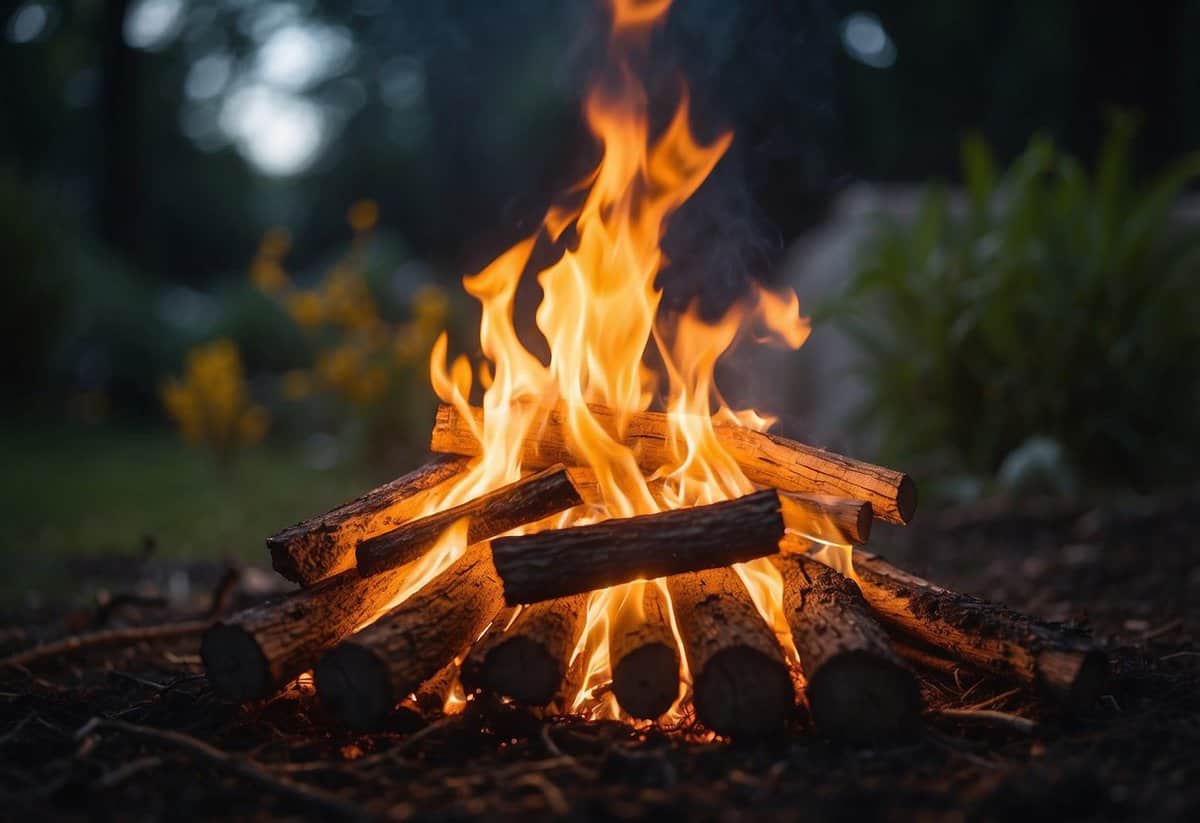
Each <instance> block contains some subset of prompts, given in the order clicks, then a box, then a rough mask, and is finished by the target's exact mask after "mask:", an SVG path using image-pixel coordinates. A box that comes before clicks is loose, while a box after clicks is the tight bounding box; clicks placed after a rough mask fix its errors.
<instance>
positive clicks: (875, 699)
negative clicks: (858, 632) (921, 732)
mask: <svg viewBox="0 0 1200 823" xmlns="http://www.w3.org/2000/svg"><path fill="white" fill-rule="evenodd" d="M806 693H807V696H808V704H809V709H810V711H811V712H812V719H813V724H814V725H815V726H816V727H817V730H818V731H820V732H821V733H822V734H824V735H826V736H828V737H832V738H836V739H839V740H847V741H851V742H865V741H871V740H879V739H886V738H894V737H899V736H901V735H904V734H906V733H910V732H912V731H913V730H914V729H916V728H918V727H919V725H920V720H921V694H920V690H919V688H918V687H917V681H916V678H915V677H914V676H913V673H912V672H911V671H910V670H909V669H908V668H906V667H905V666H903V665H902V664H900V663H899V662H898V661H896V660H889V659H887V658H884V657H880V656H879V655H877V654H872V653H870V652H865V651H861V650H855V651H849V652H845V653H843V654H839V655H837V656H835V657H833V658H832V659H831V660H828V661H826V662H825V664H824V665H823V666H821V668H820V669H818V670H817V671H816V672H815V673H813V675H812V676H811V677H810V678H809V681H808V688H807V690H806Z"/></svg>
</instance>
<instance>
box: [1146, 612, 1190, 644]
mask: <svg viewBox="0 0 1200 823" xmlns="http://www.w3.org/2000/svg"><path fill="white" fill-rule="evenodd" d="M1182 625H1183V618H1182V617H1177V618H1175V619H1174V620H1168V621H1167V622H1166V623H1163V624H1162V625H1161V626H1159V627H1157V628H1154V629H1150V630H1149V631H1146V632H1143V633H1142V635H1141V637H1139V638H1138V640H1139V641H1140V642H1142V643H1145V642H1146V641H1147V640H1154V639H1155V638H1158V637H1162V636H1163V635H1164V634H1168V633H1169V632H1173V631H1175V630H1176V629H1178V628H1179V627H1180V626H1182Z"/></svg>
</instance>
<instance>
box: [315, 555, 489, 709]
mask: <svg viewBox="0 0 1200 823" xmlns="http://www.w3.org/2000/svg"><path fill="white" fill-rule="evenodd" d="M383 576H386V574H385V575H383ZM366 579H367V580H375V579H377V578H375V577H370V578H366ZM501 605H502V604H501V594H500V583H499V581H498V580H497V579H496V573H495V571H494V570H493V569H492V564H491V562H490V560H489V557H488V551H487V547H486V546H485V545H479V546H473V547H471V548H469V549H468V550H467V552H466V553H465V554H464V555H463V556H462V557H460V558H459V559H458V560H457V561H455V562H454V563H453V564H451V565H450V567H449V568H447V569H446V570H445V571H444V572H442V573H441V574H439V575H438V576H437V577H435V578H433V580H431V581H430V582H429V583H427V584H425V586H424V587H423V588H422V589H421V590H420V591H418V592H417V593H416V594H414V595H413V596H412V597H410V598H408V599H407V600H405V601H404V602H403V603H401V604H400V605H399V606H397V607H396V608H394V609H392V610H391V611H390V612H388V613H387V614H385V615H384V616H383V617H381V618H379V619H378V620H376V621H375V622H374V623H372V624H371V625H370V626H368V627H367V628H365V629H363V630H362V631H361V632H359V633H358V634H356V635H354V636H353V637H351V638H349V639H348V640H346V641H345V642H343V643H341V644H339V645H338V646H336V647H335V648H333V649H332V650H331V651H329V653H327V654H326V655H324V656H323V657H322V658H321V660H320V662H319V663H317V666H316V669H315V671H314V675H315V680H316V684H317V694H318V695H319V696H320V698H321V701H322V702H323V703H324V704H325V705H326V706H328V707H329V709H330V710H331V711H332V712H333V713H334V714H335V715H337V717H338V718H339V719H340V720H341V721H342V723H344V724H345V725H346V726H347V727H349V728H353V729H367V728H372V727H374V726H377V725H379V723H381V722H382V721H383V720H384V719H385V718H386V717H387V716H388V714H390V713H391V711H392V709H393V708H394V707H395V706H396V704H397V703H399V702H400V701H402V700H403V699H404V698H405V697H406V696H407V695H408V694H409V693H411V692H412V691H413V690H414V689H416V688H417V687H418V686H420V685H421V684H422V683H423V682H425V681H427V680H429V678H431V677H433V676H434V675H436V674H437V673H438V670H439V669H441V668H442V667H443V666H445V665H446V664H447V663H449V662H450V661H452V660H453V659H454V657H455V656H456V655H459V654H461V653H462V652H463V651H465V650H466V649H467V647H468V646H470V645H471V643H472V642H473V641H474V640H475V638H477V637H478V636H479V635H480V633H482V632H483V630H484V629H486V628H487V626H488V624H489V623H490V622H491V620H492V618H493V617H495V615H496V613H497V612H498V611H499V610H500V608H501Z"/></svg>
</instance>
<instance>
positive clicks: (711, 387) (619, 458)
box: [397, 0, 808, 717]
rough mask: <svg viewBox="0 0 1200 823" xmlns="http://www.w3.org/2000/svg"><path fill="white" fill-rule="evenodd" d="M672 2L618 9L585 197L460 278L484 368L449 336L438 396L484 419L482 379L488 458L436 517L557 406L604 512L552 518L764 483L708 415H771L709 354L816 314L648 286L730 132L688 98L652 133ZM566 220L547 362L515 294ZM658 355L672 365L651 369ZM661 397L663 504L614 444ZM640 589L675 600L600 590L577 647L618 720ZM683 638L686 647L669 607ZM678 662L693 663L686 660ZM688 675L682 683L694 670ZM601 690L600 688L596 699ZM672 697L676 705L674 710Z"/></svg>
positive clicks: (771, 586)
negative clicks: (723, 309)
mask: <svg viewBox="0 0 1200 823" xmlns="http://www.w3.org/2000/svg"><path fill="white" fill-rule="evenodd" d="M669 5H670V2H669V0H643V1H642V2H636V1H635V0H614V2H613V4H612V8H613V30H612V36H611V40H610V46H611V49H612V51H613V53H614V55H615V58H616V62H615V65H614V66H613V68H614V69H615V71H612V72H610V73H609V74H607V75H606V79H605V82H604V83H602V84H600V83H598V84H597V85H596V86H595V87H594V89H593V91H592V93H591V94H590V96H589V97H588V99H587V103H586V116H587V121H588V124H589V126H590V128H591V130H592V132H593V134H594V135H595V136H596V138H597V140H598V141H599V143H600V145H601V147H602V157H601V160H600V163H599V165H598V166H597V167H596V169H595V170H594V171H593V172H592V174H590V175H589V176H588V178H587V179H586V180H585V181H584V182H583V184H582V185H581V187H580V191H586V196H585V197H584V198H583V202H582V204H581V205H577V206H575V207H564V206H556V207H554V208H551V209H550V210H549V212H548V213H547V215H546V217H545V220H544V221H543V224H542V227H541V229H540V230H539V231H538V233H537V234H535V235H534V236H532V237H529V238H527V239H525V240H523V241H521V242H520V243H518V244H516V245H515V246H513V247H512V248H510V249H509V250H508V251H506V252H504V253H503V254H501V255H500V256H499V257H497V258H496V259H495V260H494V261H493V262H492V263H491V264H490V265H489V266H487V267H486V268H485V269H483V271H481V272H479V273H478V274H476V275H473V276H470V277H466V278H464V280H463V285H464V286H465V288H466V290H467V292H468V293H469V294H471V295H472V296H473V297H475V298H476V299H477V300H479V302H480V304H481V306H482V319H481V322H480V328H479V342H480V348H481V350H482V353H483V356H484V358H485V361H486V362H482V363H479V364H478V367H477V368H473V367H472V365H471V363H470V362H469V361H468V360H467V358H465V357H462V356H460V357H459V358H457V359H456V360H454V361H453V362H452V363H449V364H447V349H448V343H447V339H446V335H445V334H444V333H443V335H442V336H441V337H440V338H439V339H438V341H437V344H436V346H435V347H434V351H433V355H432V357H431V364H430V365H431V369H430V371H431V379H432V383H433V387H434V389H435V391H436V392H437V395H438V397H439V398H441V400H442V401H443V402H446V403H450V404H453V405H454V406H456V407H457V408H458V409H459V411H460V412H461V413H462V418H463V419H464V420H466V421H473V419H474V418H473V416H472V414H471V413H470V410H469V398H470V396H471V389H472V381H473V375H474V374H475V373H476V372H478V374H479V376H480V385H481V388H482V389H483V403H482V405H483V409H484V417H483V423H482V425H481V426H479V427H478V429H477V430H476V431H475V432H474V433H475V435H476V437H477V438H478V439H479V441H480V443H481V444H482V456H481V458H480V459H479V460H477V461H476V462H475V463H474V464H473V465H472V467H471V469H470V470H469V471H468V472H467V473H466V474H465V475H464V476H463V477H462V479H461V481H460V482H458V483H457V484H455V485H454V487H453V488H452V489H450V490H449V492H448V493H447V494H446V495H445V496H444V497H443V498H442V499H438V500H433V501H431V502H430V503H429V505H428V511H430V512H431V511H434V510H439V509H443V508H446V507H449V506H452V505H455V504H457V503H461V502H463V501H465V500H467V499H470V498H471V497H475V496H477V495H479V494H482V493H484V492H486V491H488V490H491V489H494V488H496V487H498V486H500V485H503V484H505V483H509V482H512V481H514V480H516V479H518V478H519V477H520V474H521V451H522V450H521V441H522V439H523V438H524V437H525V436H526V434H528V433H531V432H535V431H536V430H537V428H538V427H539V426H541V425H543V423H544V422H545V420H546V416H547V414H548V410H549V409H550V408H551V407H554V406H556V405H557V406H558V407H559V408H561V409H562V411H563V420H564V430H565V433H566V438H567V442H568V445H569V447H570V449H571V451H572V453H573V455H574V457H575V458H576V460H577V462H578V463H579V464H580V465H583V466H588V467H590V468H591V469H592V470H593V471H594V472H595V476H596V479H597V482H598V485H599V490H600V495H601V499H602V501H603V505H602V506H601V507H599V508H597V507H595V506H592V507H581V508H580V509H577V510H571V511H568V512H564V513H563V514H562V515H560V516H559V517H558V518H556V519H555V521H554V523H555V525H556V526H557V527H562V526H569V525H579V524H582V523H584V522H589V521H594V520H597V519H604V518H606V517H624V516H631V515H637V514H648V513H653V512H656V511H660V510H661V509H662V508H663V507H667V508H681V507H687V506H695V505H700V504H704V503H711V502H716V501H719V500H725V499H729V498H731V497H737V496H740V495H743V494H746V493H748V492H750V491H752V490H753V488H754V487H753V485H752V484H751V483H750V481H749V480H748V479H747V478H746V476H745V475H744V474H743V473H742V470H741V469H740V468H739V466H738V464H737V462H736V461H735V460H734V458H733V457H732V456H731V455H730V454H729V453H728V452H726V451H725V449H724V448H723V447H722V446H721V445H720V443H719V442H718V440H717V437H716V433H715V430H714V424H715V423H716V422H722V423H727V424H728V423H732V424H736V425H743V426H751V427H754V428H756V429H764V428H766V426H767V425H768V424H769V423H770V420H769V419H768V418H766V417H764V416H762V415H760V414H758V413H757V412H755V411H753V410H742V411H735V410H732V409H730V408H729V407H728V405H727V404H726V403H725V402H724V400H723V399H722V398H721V395H720V393H719V392H718V390H717V387H716V385H715V382H714V370H715V367H716V363H717V361H718V359H719V358H720V357H721V356H722V354H724V353H725V352H726V351H727V350H728V349H729V347H730V346H732V345H733V344H734V343H735V341H736V340H737V339H738V338H739V336H740V335H741V334H742V332H743V331H757V330H761V331H765V332H766V333H768V334H769V335H771V336H773V337H775V338H777V339H778V340H780V341H781V342H782V343H784V344H785V345H787V346H789V347H791V348H797V347H799V346H800V345H801V344H802V343H803V342H804V340H805V338H806V337H807V335H808V324H807V321H806V320H805V319H804V318H802V317H801V316H800V314H799V302H798V300H797V298H796V295H795V294H794V293H791V292H788V293H787V294H786V295H776V294H772V293H771V292H768V291H765V290H761V289H760V290H758V292H757V294H756V295H754V296H753V298H752V299H749V300H745V301H743V302H741V303H739V304H737V305H735V306H733V307H732V308H731V309H730V310H729V311H728V312H727V314H726V315H725V316H724V317H723V318H721V320H720V321H718V322H716V323H707V322H705V321H704V320H702V319H701V317H700V314H699V312H698V310H697V307H695V306H692V307H690V308H689V309H688V311H686V312H684V313H682V314H679V315H676V316H669V315H665V313H660V311H659V307H660V301H661V297H662V294H661V292H660V291H659V289H658V288H656V286H655V278H656V276H657V275H658V273H659V270H660V269H661V268H662V266H663V265H664V264H665V260H664V256H663V252H662V248H661V246H660V241H661V238H662V236H663V232H664V228H665V223H666V221H667V219H668V218H669V217H670V215H671V214H672V212H674V211H675V210H676V209H677V208H678V207H679V206H680V205H681V204H682V203H683V202H684V201H685V200H687V199H688V198H689V197H690V196H691V195H692V194H693V193H694V192H695V191H696V189H697V188H699V187H700V185H701V184H702V183H703V182H704V180H705V178H706V177H707V176H708V175H709V173H710V172H711V171H712V170H713V168H714V167H715V166H716V164H717V162H718V161H719V160H720V159H721V156H722V155H723V154H724V153H725V151H726V149H728V147H729V144H730V142H731V140H732V135H731V134H729V133H725V134H722V135H720V136H718V137H717V138H715V139H714V140H713V141H712V142H710V143H707V144H703V143H701V142H699V141H698V140H697V139H696V137H695V136H694V135H693V134H692V131H691V128H690V126H689V117H688V99H687V96H686V94H684V95H683V96H682V99H681V100H680V101H679V103H678V105H677V108H676V111H675V115H674V117H673V118H672V120H671V122H670V124H669V125H668V126H667V127H666V129H665V130H664V131H663V132H662V133H661V134H659V135H658V136H657V137H655V138H653V139H652V138H651V135H650V132H649V125H648V118H647V106H648V102H647V99H646V93H645V90H644V88H643V87H642V85H641V84H640V82H639V81H638V79H637V78H636V76H635V75H634V73H633V71H632V70H631V69H630V68H629V65H628V63H627V62H626V58H627V57H628V55H629V54H630V52H631V51H632V50H634V49H637V48H640V47H642V46H643V45H644V44H645V37H646V35H647V34H648V32H649V31H650V29H651V28H652V27H653V26H654V25H655V24H657V23H659V22H661V21H662V19H663V18H664V16H665V15H666V13H667V10H668V8H669ZM569 227H573V228H574V230H575V235H574V236H575V238H576V242H575V244H574V246H573V247H572V248H570V249H568V250H567V251H565V252H563V253H562V256H561V257H559V258H558V259H557V260H556V261H555V262H554V263H552V264H550V265H549V266H547V267H546V268H545V269H543V270H541V271H540V272H538V273H537V274H536V276H537V281H538V283H539V284H540V285H541V288H542V291H543V297H542V301H541V303H540V305H539V306H538V309H537V312H536V316H535V319H536V325H537V329H538V330H539V331H540V332H541V334H542V335H543V336H544V338H545V340H546V342H547V343H548V348H549V352H550V358H549V362H548V363H544V362H542V360H540V359H539V358H538V357H536V356H535V355H534V354H532V353H531V352H530V351H528V350H527V349H526V348H525V346H524V345H523V344H522V342H521V340H520V338H519V337H518V334H517V330H516V327H515V325H514V322H513V303H514V298H515V295H516V292H517V287H518V284H519V283H520V281H521V278H522V276H523V275H524V274H525V270H526V268H527V266H528V264H529V261H530V258H531V256H532V252H533V250H534V246H535V244H536V243H537V242H538V240H539V239H541V238H542V237H543V235H544V236H545V238H548V239H550V240H555V239H557V238H559V237H560V236H561V235H562V234H563V232H564V231H565V230H566V229H567V228H569ZM755 337H757V338H759V339H761V335H760V334H755ZM648 363H655V364H661V365H660V366H659V367H658V368H651V367H650V366H649V365H648ZM656 398H660V402H661V405H662V407H663V408H664V409H665V410H666V412H667V418H668V421H669V433H668V444H669V453H670V455H671V459H670V460H669V461H668V462H667V463H666V464H664V465H663V466H661V467H660V468H659V469H658V471H657V472H655V474H654V476H653V478H652V479H654V480H656V481H658V482H657V483H656V486H657V487H659V488H656V491H657V494H658V499H657V500H656V498H655V496H654V495H652V494H651V491H650V487H649V486H648V485H647V478H646V477H644V476H643V473H642V471H641V469H640V468H639V467H638V465H637V462H636V460H635V457H634V454H633V453H632V452H631V451H630V449H629V448H628V447H627V446H625V445H624V444H623V443H622V438H621V434H622V432H623V431H624V429H625V427H626V425H627V423H628V421H629V418H630V415H631V414H632V413H633V412H635V411H640V410H645V409H647V408H649V407H650V405H651V404H652V403H653V402H655V400H656ZM589 403H598V404H602V405H604V406H607V407H609V408H610V409H612V410H613V412H614V415H613V417H614V420H613V421H604V422H602V421H601V420H599V419H598V418H597V417H596V416H595V415H594V414H593V412H592V411H591V410H590V409H589V406H588V404H589ZM471 425H473V426H474V425H475V424H474V423H473V422H472V423H471ZM465 539H466V535H465V529H463V528H455V529H451V530H450V531H448V532H447V534H446V535H444V536H443V538H442V540H441V541H440V542H439V544H438V546H437V547H436V549H435V550H434V551H432V552H430V553H429V554H428V555H427V556H426V557H425V558H423V559H422V560H420V561H417V562H416V563H415V564H414V569H413V570H412V572H411V577H410V582H409V584H408V585H406V586H405V591H404V592H402V593H401V594H400V596H399V597H398V598H397V602H399V601H400V600H402V599H404V598H405V597H407V596H408V595H409V594H410V593H411V592H413V591H415V590H416V589H417V588H419V586H420V585H421V584H423V583H424V582H425V581H428V580H429V579H431V578H432V577H433V575H435V574H437V573H438V572H439V571H440V570H442V569H444V568H445V567H446V566H447V565H449V564H450V563H451V562H452V561H453V560H454V559H455V558H457V557H458V556H459V555H461V553H462V551H463V550H464V548H465V545H464V543H465ZM737 568H738V572H739V574H740V575H741V577H742V580H743V581H744V582H745V583H746V585H747V588H748V589H749V591H750V593H751V596H752V597H753V599H754V601H755V604H756V605H757V607H758V609H759V611H760V612H761V613H762V614H763V616H764V618H765V619H766V620H767V621H768V622H769V623H770V624H771V625H772V626H773V627H775V628H776V630H777V632H778V633H779V635H780V637H781V640H783V641H784V648H785V649H788V650H791V651H790V653H791V654H792V655H793V657H794V649H793V648H792V645H791V641H790V635H789V634H788V630H787V626H786V621H785V620H784V618H783V610H782V582H781V580H780V577H779V574H778V572H777V571H776V570H775V568H774V566H772V565H771V564H770V563H769V562H767V561H765V560H760V561H755V562H752V563H746V564H741V565H740V566H739V567H737ZM644 585H659V586H660V588H662V591H663V595H664V597H665V598H666V600H667V602H668V603H669V596H667V593H666V588H665V586H664V585H663V584H662V581H655V582H641V581H639V582H637V583H632V584H627V585H624V586H616V587H613V588H610V589H607V590H604V591H600V592H595V593H593V594H592V596H591V599H590V601H589V605H588V613H587V623H586V629H585V631H584V633H583V635H582V636H581V638H580V640H579V643H578V645H577V647H576V649H575V651H574V656H573V658H577V657H579V656H580V655H582V656H583V662H584V666H585V668H584V671H586V677H585V679H584V682H583V686H582V687H581V689H580V691H579V692H578V694H577V695H576V696H575V697H574V700H573V701H570V703H569V705H571V706H572V707H573V708H574V709H575V710H577V711H579V712H581V713H583V714H586V715H588V716H593V717H594V716H610V717H612V716H618V715H619V709H618V707H617V706H616V704H615V701H614V700H613V698H612V696H611V693H610V692H608V690H605V689H603V688H602V687H603V686H605V685H606V684H607V683H608V682H609V681H610V680H611V670H610V663H609V639H608V638H609V632H610V630H611V628H612V627H613V626H614V625H616V624H617V623H618V622H627V621H629V620H637V619H640V609H641V603H642V597H641V593H642V588H641V587H642V586H644ZM672 630H673V631H674V632H675V634H676V638H677V640H678V629H677V628H676V627H675V625H674V617H673V616H672ZM680 659H681V661H682V660H684V659H685V658H684V655H683V654H682V652H681V653H680ZM573 662H574V659H573ZM684 667H685V671H684V672H683V675H684V677H683V682H684V683H685V684H687V683H688V682H690V677H689V675H688V673H687V672H686V663H685V664H684ZM602 692H605V693H607V694H606V696H604V697H596V696H595V695H597V694H601V693H602ZM682 697H683V690H682V689H681V698H682ZM679 705H680V701H676V708H675V709H673V713H674V712H676V711H677V710H678V706H679Z"/></svg>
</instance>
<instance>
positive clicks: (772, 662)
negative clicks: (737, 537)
mask: <svg viewBox="0 0 1200 823" xmlns="http://www.w3.org/2000/svg"><path fill="white" fill-rule="evenodd" d="M667 591H668V592H669V593H670V595H671V603H672V605H673V606H674V609H675V622H676V625H677V626H678V627H679V634H680V637H681V638H682V640H683V649H684V654H685V655H686V656H687V662H688V667H689V669H690V670H691V672H692V703H693V705H694V706H695V708H696V718H697V719H698V720H699V721H700V722H701V723H703V724H704V725H705V726H707V727H708V728H710V729H712V730H713V731H715V732H717V733H718V734H722V735H727V736H730V737H762V736H764V735H768V734H773V733H776V732H779V731H780V730H782V729H783V728H784V727H785V726H786V724H787V721H788V717H789V716H790V715H791V713H792V709H793V707H794V703H795V697H796V695H795V691H794V690H793V688H792V679H791V676H790V675H789V673H788V666H787V663H785V662H784V659H783V651H782V650H781V649H780V648H779V641H778V640H776V639H775V633H774V632H773V631H772V630H771V627H770V626H768V625H767V624H766V622H765V621H764V620H763V619H762V617H761V616H760V615H759V613H758V609H756V608H755V606H754V602H753V601H752V600H751V599H750V593H749V592H748V591H746V587H745V586H744V585H743V584H742V581H741V579H740V578H739V577H738V574H737V572H735V571H734V570H733V569H731V568H720V569H713V570H711V571H706V572H699V573H694V572H693V573H688V574H679V575H675V576H673V577H668V578H667Z"/></svg>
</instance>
